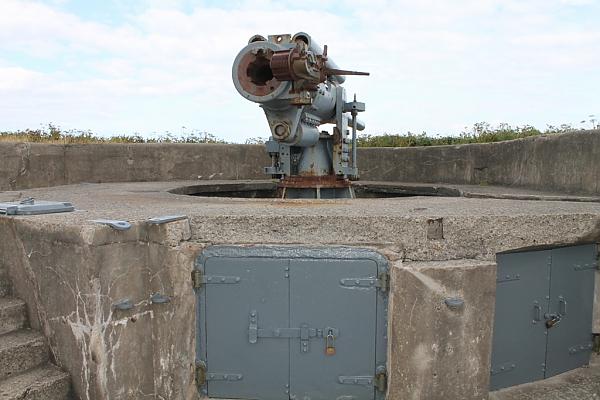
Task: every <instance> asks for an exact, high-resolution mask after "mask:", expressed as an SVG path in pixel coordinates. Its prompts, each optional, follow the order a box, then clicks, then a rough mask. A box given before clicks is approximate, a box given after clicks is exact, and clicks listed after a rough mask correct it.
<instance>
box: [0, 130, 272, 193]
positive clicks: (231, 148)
mask: <svg viewBox="0 0 600 400" xmlns="http://www.w3.org/2000/svg"><path fill="white" fill-rule="evenodd" d="M0 160H2V162H1V163H0V190H16V189H27V188H33V187H47V186H58V185H66V184H71V183H81V182H132V181H159V180H161V181H168V180H177V179H200V180H205V179H260V178H264V174H263V172H262V171H263V167H264V166H266V165H269V164H270V159H269V158H268V155H267V153H266V152H265V150H264V146H258V145H221V144H87V145H76V144H41V143H9V142H2V143H0Z"/></svg>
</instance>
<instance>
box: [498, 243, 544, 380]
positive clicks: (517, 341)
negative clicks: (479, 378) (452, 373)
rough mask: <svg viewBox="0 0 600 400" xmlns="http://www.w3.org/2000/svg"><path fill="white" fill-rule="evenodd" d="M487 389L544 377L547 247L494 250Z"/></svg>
mask: <svg viewBox="0 0 600 400" xmlns="http://www.w3.org/2000/svg"><path fill="white" fill-rule="evenodd" d="M496 261H497V264H498V272H497V277H496V314H495V317H494V336H493V342H492V349H493V351H492V367H491V370H490V373H491V389H492V390H496V389H499V388H503V387H507V386H512V385H518V384H520V383H525V382H531V381H535V380H538V379H543V378H544V363H545V358H546V345H545V343H546V327H545V325H544V320H543V315H544V314H545V313H546V312H548V306H547V304H548V300H547V299H546V296H548V283H549V280H550V262H551V258H550V251H541V252H527V253H513V254H498V256H497V259H496Z"/></svg>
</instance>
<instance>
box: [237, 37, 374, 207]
mask: <svg viewBox="0 0 600 400" xmlns="http://www.w3.org/2000/svg"><path fill="white" fill-rule="evenodd" d="M327 50H328V49H327V46H325V47H324V48H321V47H320V46H319V45H318V44H316V42H314V41H313V40H312V38H311V37H310V36H309V35H308V34H306V33H304V32H300V33H297V34H295V35H294V36H291V35H288V34H284V35H271V36H269V37H268V39H266V38H264V37H263V36H260V35H255V36H253V37H252V38H250V40H249V42H248V45H247V46H246V47H244V48H243V49H242V50H241V51H240V53H239V54H238V55H237V57H236V59H235V61H234V64H233V71H232V77H233V83H234V85H235V87H236V89H237V90H238V92H239V93H240V94H241V95H242V96H243V97H244V98H246V99H248V100H250V101H253V102H256V103H259V104H260V106H261V107H262V109H263V110H264V112H265V115H266V117H267V121H268V123H269V127H270V131H271V139H270V140H269V141H268V142H267V143H266V146H267V151H268V152H269V155H270V156H271V165H270V166H268V167H265V173H267V174H270V175H272V176H273V177H275V178H278V179H280V182H279V188H280V192H281V196H282V197H284V198H352V197H354V193H353V191H352V186H351V184H350V180H351V179H358V168H357V163H356V161H357V160H356V131H357V130H363V129H364V128H365V125H364V123H362V122H361V121H359V120H358V118H357V114H358V113H359V112H362V111H364V110H365V105H364V103H360V102H357V101H356V96H355V97H354V101H351V102H346V92H345V89H344V88H343V87H342V86H341V85H342V83H344V81H345V75H369V74H368V73H367V72H357V71H348V70H343V69H340V68H338V66H337V65H336V64H335V63H334V62H333V60H332V59H331V58H330V57H329V56H328V54H327ZM328 123H331V124H335V127H334V128H333V134H329V133H327V132H320V131H319V127H320V126H321V125H323V124H328ZM349 128H352V136H351V139H350V133H349ZM350 151H352V152H350ZM351 154H352V155H351Z"/></svg>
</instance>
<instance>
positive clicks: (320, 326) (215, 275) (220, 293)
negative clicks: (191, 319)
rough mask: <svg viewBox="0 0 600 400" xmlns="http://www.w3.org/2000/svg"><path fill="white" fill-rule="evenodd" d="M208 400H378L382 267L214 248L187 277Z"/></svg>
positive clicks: (268, 250)
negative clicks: (192, 295) (194, 296)
mask: <svg viewBox="0 0 600 400" xmlns="http://www.w3.org/2000/svg"><path fill="white" fill-rule="evenodd" d="M195 274H196V275H195V276H194V279H195V287H196V290H197V299H198V307H197V310H198V319H197V330H198V334H197V348H196V358H197V363H198V368H199V371H200V373H199V375H197V379H198V380H199V381H200V382H199V387H200V390H201V391H202V392H203V393H204V394H207V395H208V396H209V397H210V398H228V399H261V400H271V399H274V400H275V399H277V400H283V399H289V400H294V399H297V400H306V399H310V400H325V399H327V400H329V399H335V398H339V399H348V400H350V399H352V400H373V399H377V400H379V399H383V398H384V394H385V378H386V374H385V363H386V347H387V338H386V330H387V323H386V312H387V308H386V307H387V287H386V283H387V282H388V280H387V263H386V261H385V259H384V258H383V257H382V256H381V255H379V254H378V253H375V252H373V251H370V250H362V249H353V248H346V247H332V248H327V249H325V248H323V249H315V248H302V247H295V248H293V247H249V248H248V247H234V246H214V247H211V248H209V249H207V250H205V251H204V252H203V254H202V255H201V256H200V257H199V259H198V261H197V265H196V270H195Z"/></svg>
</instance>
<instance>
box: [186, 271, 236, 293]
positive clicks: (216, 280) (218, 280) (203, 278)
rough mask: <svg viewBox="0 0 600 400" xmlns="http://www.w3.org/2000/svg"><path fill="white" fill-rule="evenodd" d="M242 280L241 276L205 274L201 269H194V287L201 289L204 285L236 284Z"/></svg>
mask: <svg viewBox="0 0 600 400" xmlns="http://www.w3.org/2000/svg"><path fill="white" fill-rule="evenodd" d="M241 280H242V279H241V278H240V277H239V276H225V275H204V274H203V273H202V271H200V270H199V269H195V270H193V271H192V286H193V288H194V289H200V288H201V287H202V286H203V285H216V284H235V283H240V282H241Z"/></svg>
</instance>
